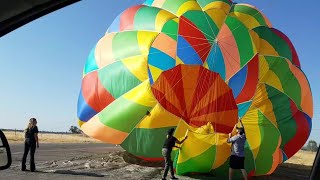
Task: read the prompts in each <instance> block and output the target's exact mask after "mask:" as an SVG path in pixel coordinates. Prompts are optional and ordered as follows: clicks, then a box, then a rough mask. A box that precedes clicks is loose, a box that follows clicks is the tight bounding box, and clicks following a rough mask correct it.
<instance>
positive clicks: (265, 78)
mask: <svg viewBox="0 0 320 180" xmlns="http://www.w3.org/2000/svg"><path fill="white" fill-rule="evenodd" d="M259 81H260V82H264V83H267V84H268V85H270V86H273V87H275V88H276V89H278V90H279V91H281V92H283V88H282V84H281V81H280V79H279V78H278V76H277V75H276V74H275V73H274V72H273V71H271V70H270V69H269V65H268V63H267V61H266V59H265V58H264V57H263V56H259Z"/></svg>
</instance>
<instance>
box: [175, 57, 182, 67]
mask: <svg viewBox="0 0 320 180" xmlns="http://www.w3.org/2000/svg"><path fill="white" fill-rule="evenodd" d="M179 64H184V63H183V62H182V60H181V59H180V58H179V57H178V56H177V57H176V66H177V65H179Z"/></svg>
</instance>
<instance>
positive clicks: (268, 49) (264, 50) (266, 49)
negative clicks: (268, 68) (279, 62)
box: [257, 39, 279, 56]
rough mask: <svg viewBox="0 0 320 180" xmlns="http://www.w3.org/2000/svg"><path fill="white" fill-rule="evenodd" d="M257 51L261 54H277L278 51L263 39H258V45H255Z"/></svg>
mask: <svg viewBox="0 0 320 180" xmlns="http://www.w3.org/2000/svg"><path fill="white" fill-rule="evenodd" d="M257 50H258V53H259V54H263V55H271V56H279V54H278V52H277V51H276V50H275V49H274V48H273V46H271V44H269V43H268V41H266V40H264V39H260V46H259V47H257Z"/></svg>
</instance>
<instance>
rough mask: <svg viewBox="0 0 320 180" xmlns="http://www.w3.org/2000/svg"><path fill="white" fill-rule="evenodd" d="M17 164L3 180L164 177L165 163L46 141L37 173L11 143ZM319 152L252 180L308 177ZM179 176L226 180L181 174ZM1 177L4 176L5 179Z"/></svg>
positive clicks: (109, 148) (106, 147) (113, 149)
mask: <svg viewBox="0 0 320 180" xmlns="http://www.w3.org/2000/svg"><path fill="white" fill-rule="evenodd" d="M11 149H12V156H13V164H12V166H11V168H10V169H8V170H5V171H1V172H0V174H1V177H2V178H3V179H23V180H28V179H30V180H31V179H160V177H161V173H162V166H163V164H162V163H152V164H150V163H149V164H148V163H146V162H141V161H136V160H135V159H134V158H133V157H132V156H130V155H128V154H127V153H125V152H124V151H123V150H122V149H121V148H120V147H119V146H114V145H110V144H103V143H77V144H68V143H64V144H53V143H51V144H42V145H41V146H40V149H38V150H37V152H36V163H37V170H38V172H36V173H31V172H21V171H20V170H19V169H20V163H21V157H22V153H23V152H22V150H23V144H21V143H15V144H11ZM314 157H315V153H309V152H305V151H300V152H299V153H297V154H296V156H294V157H293V158H292V159H290V160H289V161H288V163H284V164H283V165H281V166H280V167H279V168H278V169H277V170H276V171H275V173H274V174H273V175H271V176H265V177H255V178H252V179H258V180H259V179H262V180H264V179H275V180H277V179H299V180H300V179H308V176H309V173H310V170H311V167H310V165H312V163H313V159H314ZM178 177H179V179H185V180H189V179H222V178H217V177H212V176H209V175H208V176H206V175H201V176H192V177H186V176H178ZM2 178H1V179H2Z"/></svg>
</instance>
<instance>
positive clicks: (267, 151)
mask: <svg viewBox="0 0 320 180" xmlns="http://www.w3.org/2000/svg"><path fill="white" fill-rule="evenodd" d="M258 116H259V117H258V124H259V129H260V138H261V144H260V148H259V152H258V155H257V157H256V160H255V162H256V174H257V175H264V174H266V173H268V172H269V171H270V169H271V168H272V164H273V153H274V152H275V151H276V149H277V146H278V143H279V137H280V133H279V131H278V130H277V128H276V127H275V126H274V125H273V124H272V123H271V122H270V120H268V119H267V118H266V117H265V116H264V115H263V114H262V113H261V112H260V111H259V113H258Z"/></svg>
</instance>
